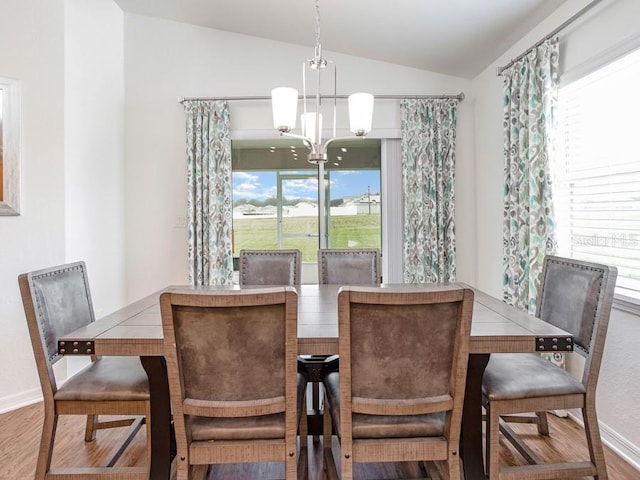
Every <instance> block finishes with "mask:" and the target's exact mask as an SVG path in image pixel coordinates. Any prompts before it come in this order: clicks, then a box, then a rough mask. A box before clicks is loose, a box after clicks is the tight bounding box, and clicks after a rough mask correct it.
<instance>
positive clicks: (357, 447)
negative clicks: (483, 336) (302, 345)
mask: <svg viewBox="0 0 640 480" xmlns="http://www.w3.org/2000/svg"><path fill="white" fill-rule="evenodd" d="M473 297H474V295H473V291H472V290H471V289H468V288H460V287H458V286H455V285H449V286H442V285H440V286H438V285H410V286H409V285H405V286H391V287H389V288H384V289H380V288H377V287H342V288H341V290H340V293H339V294H338V326H339V340H338V352H339V354H340V372H332V373H329V374H327V375H326V376H325V377H324V379H323V382H324V386H325V391H326V396H325V403H326V405H327V407H328V408H327V409H325V430H324V432H325V438H324V447H325V448H324V452H325V462H326V466H327V472H328V475H329V478H335V477H337V476H338V475H337V469H336V466H335V461H334V458H333V453H332V451H331V444H332V442H331V436H330V435H331V423H333V428H334V430H335V432H336V433H337V435H338V439H339V443H340V453H341V456H340V463H341V470H342V475H341V478H343V479H345V480H346V479H351V478H353V464H354V463H360V462H409V461H411V462H426V461H441V463H442V464H443V466H444V468H445V469H446V471H447V472H448V477H449V478H450V479H451V480H454V479H458V480H459V479H460V478H461V474H460V457H459V454H458V452H459V449H460V445H459V444H460V430H461V423H462V407H463V403H464V390H465V384H466V377H467V363H468V359H469V338H470V331H471V317H472V313H473ZM327 410H328V412H329V413H330V416H329V414H327ZM430 478H431V477H430Z"/></svg>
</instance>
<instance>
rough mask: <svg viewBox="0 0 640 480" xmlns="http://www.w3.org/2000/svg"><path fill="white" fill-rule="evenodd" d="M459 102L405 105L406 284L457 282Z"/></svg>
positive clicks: (424, 101) (415, 101) (410, 102)
mask: <svg viewBox="0 0 640 480" xmlns="http://www.w3.org/2000/svg"><path fill="white" fill-rule="evenodd" d="M457 109H458V100H457V99H404V100H402V101H401V102H400V112H401V125H400V128H401V137H402V138H401V148H402V187H403V192H404V199H403V202H404V205H403V215H404V238H403V250H404V281H405V282H406V283H427V282H453V281H455V279H456V258H455V253H456V238H455V222H454V213H455V211H454V210H455V208H454V207H455V181H454V180H455V175H454V174H455V158H456V157H455V152H456V117H457Z"/></svg>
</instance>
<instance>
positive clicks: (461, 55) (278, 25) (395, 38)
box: [115, 0, 567, 78]
mask: <svg viewBox="0 0 640 480" xmlns="http://www.w3.org/2000/svg"><path fill="white" fill-rule="evenodd" d="M565 1H567V0H393V1H390V0H320V29H321V30H320V41H321V44H322V47H323V49H324V50H327V51H331V52H337V53H344V54H348V55H355V56H358V57H363V58H369V59H373V60H380V61H384V62H390V63H395V64H398V65H405V66H409V67H414V68H419V69H423V70H429V71H433V72H438V73H443V74H448V75H454V76H458V77H463V78H474V77H475V76H476V75H478V74H479V73H480V72H482V71H483V70H484V69H485V68H486V67H487V66H489V65H490V64H491V63H492V62H493V61H495V60H496V59H497V58H498V57H499V56H500V55H501V54H503V53H504V52H505V51H506V50H507V49H508V48H509V47H510V46H511V45H513V44H514V43H515V42H516V41H517V40H519V39H520V38H521V37H522V36H523V35H524V34H526V33H527V32H528V31H530V30H531V29H532V28H533V27H534V26H535V25H536V24H537V23H538V22H540V21H541V20H542V19H544V18H545V17H547V16H548V15H549V14H550V13H551V12H553V11H554V10H556V9H557V8H558V7H559V6H560V5H562V4H563V3H564V2H565ZM115 2H116V3H117V4H118V5H120V7H121V8H122V9H123V10H124V11H125V12H127V13H135V14H141V15H147V16H151V17H158V18H164V19H168V20H175V21H178V22H183V23H190V24H194V25H200V26H204V27H210V28H215V29H219V30H226V31H229V32H235V33H241V34H246V35H252V36H256V37H262V38H268V39H271V40H277V41H281V42H287V43H292V44H298V45H308V46H309V47H311V48H313V45H314V44H315V2H314V1H313V0H115Z"/></svg>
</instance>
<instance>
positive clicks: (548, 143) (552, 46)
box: [503, 38, 558, 313]
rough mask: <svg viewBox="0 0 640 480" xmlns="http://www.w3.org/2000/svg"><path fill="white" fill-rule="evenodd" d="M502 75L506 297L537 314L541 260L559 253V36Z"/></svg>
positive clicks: (510, 302)
mask: <svg viewBox="0 0 640 480" xmlns="http://www.w3.org/2000/svg"><path fill="white" fill-rule="evenodd" d="M503 75H504V88H503V93H504V162H505V163H504V179H505V180H504V231H503V250H504V258H503V263H504V265H503V266H504V277H503V289H504V300H505V301H506V302H507V303H509V304H511V305H515V306H517V307H519V308H521V309H522V310H526V311H529V312H531V313H533V312H535V306H536V301H537V286H538V285H539V282H540V274H541V272H542V261H543V259H544V257H545V255H547V254H551V253H553V252H555V248H556V236H555V223H554V218H553V208H552V202H551V181H550V172H549V155H550V154H551V151H552V147H553V138H552V135H553V133H554V130H555V118H554V117H555V109H556V104H557V96H558V39H557V38H555V39H551V40H547V41H545V42H544V43H543V44H542V45H540V46H539V47H537V48H535V49H533V50H532V51H531V52H529V53H528V54H527V55H526V56H524V57H523V58H522V59H520V60H519V61H517V62H516V63H515V64H514V65H512V66H511V67H509V68H508V69H507V70H505V71H504V72H503Z"/></svg>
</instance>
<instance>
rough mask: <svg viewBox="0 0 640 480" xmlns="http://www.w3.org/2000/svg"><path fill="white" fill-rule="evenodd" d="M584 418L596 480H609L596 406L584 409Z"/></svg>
mask: <svg viewBox="0 0 640 480" xmlns="http://www.w3.org/2000/svg"><path fill="white" fill-rule="evenodd" d="M582 418H583V420H584V432H585V434H586V436H587V445H588V447H589V456H590V457H591V462H592V463H593V464H594V466H595V467H596V472H597V475H596V476H595V480H607V479H608V478H609V476H608V474H607V464H606V462H605V459H604V448H603V447H602V438H601V437H600V427H599V425H598V417H597V415H596V409H595V405H592V406H591V407H590V406H588V405H587V406H585V407H584V408H583V409H582Z"/></svg>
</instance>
